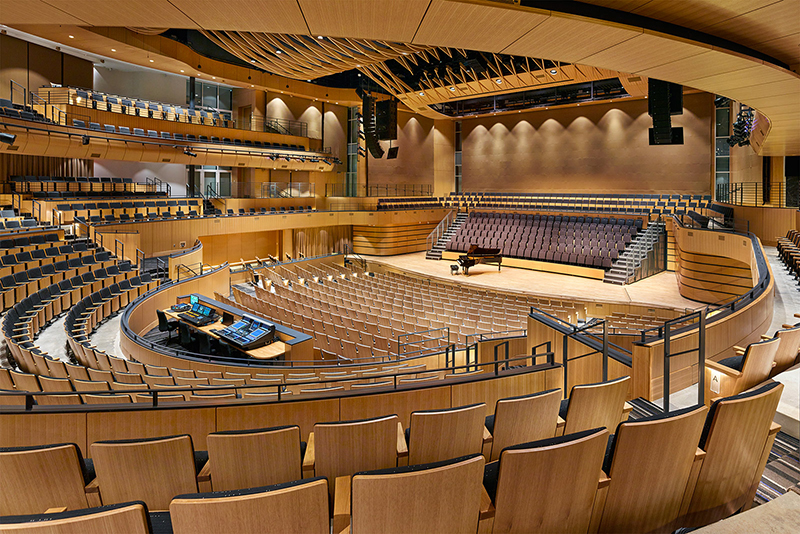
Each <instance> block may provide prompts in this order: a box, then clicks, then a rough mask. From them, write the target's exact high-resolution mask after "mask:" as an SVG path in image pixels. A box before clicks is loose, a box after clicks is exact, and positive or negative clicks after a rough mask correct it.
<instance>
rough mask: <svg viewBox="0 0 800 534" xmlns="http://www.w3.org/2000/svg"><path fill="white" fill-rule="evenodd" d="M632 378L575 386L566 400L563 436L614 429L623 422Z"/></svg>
mask: <svg viewBox="0 0 800 534" xmlns="http://www.w3.org/2000/svg"><path fill="white" fill-rule="evenodd" d="M630 380H631V378H630V377H629V376H625V377H622V378H618V379H616V380H609V381H608V382H601V383H598V384H587V385H583V386H575V387H573V388H572V392H571V393H570V396H569V409H568V411H567V416H566V418H565V419H566V420H567V424H566V425H565V427H564V434H574V433H575V432H581V431H582V430H589V429H592V428H600V427H605V428H608V429H613V428H616V427H617V425H618V424H619V423H620V421H621V420H622V411H623V409H624V407H625V398H626V397H627V395H628V387H629V386H630Z"/></svg>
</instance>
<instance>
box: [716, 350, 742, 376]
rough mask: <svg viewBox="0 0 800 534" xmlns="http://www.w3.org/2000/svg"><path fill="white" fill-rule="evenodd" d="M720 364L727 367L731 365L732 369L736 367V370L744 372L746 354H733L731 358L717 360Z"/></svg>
mask: <svg viewBox="0 0 800 534" xmlns="http://www.w3.org/2000/svg"><path fill="white" fill-rule="evenodd" d="M717 363H718V364H720V365H724V366H725V367H730V368H731V369H735V370H736V371H739V372H740V373H741V372H742V367H743V366H744V354H742V355H741V356H731V357H730V358H725V359H722V360H720V361H718V362H717Z"/></svg>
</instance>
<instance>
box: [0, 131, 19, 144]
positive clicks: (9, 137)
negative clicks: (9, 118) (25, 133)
mask: <svg viewBox="0 0 800 534" xmlns="http://www.w3.org/2000/svg"><path fill="white" fill-rule="evenodd" d="M16 140H17V136H16V135H14V134H7V133H0V143H5V144H7V145H13V144H14V141H16Z"/></svg>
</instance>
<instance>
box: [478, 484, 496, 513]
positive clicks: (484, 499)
mask: <svg viewBox="0 0 800 534" xmlns="http://www.w3.org/2000/svg"><path fill="white" fill-rule="evenodd" d="M494 513H495V508H494V505H493V504H492V499H491V497H489V492H487V491H486V488H485V487H484V486H483V484H481V511H480V516H479V520H481V521H482V520H484V519H489V518H490V517H494Z"/></svg>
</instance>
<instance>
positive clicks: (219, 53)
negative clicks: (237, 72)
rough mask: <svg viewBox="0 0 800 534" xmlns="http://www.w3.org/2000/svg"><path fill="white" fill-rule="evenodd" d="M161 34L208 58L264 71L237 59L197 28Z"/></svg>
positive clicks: (173, 30) (171, 30)
mask: <svg viewBox="0 0 800 534" xmlns="http://www.w3.org/2000/svg"><path fill="white" fill-rule="evenodd" d="M161 35H162V37H166V38H168V39H172V40H173V41H178V42H179V43H181V44H183V45H186V46H188V47H189V48H191V49H192V50H194V51H195V52H197V53H198V54H200V55H201V56H203V57H207V58H208V59H213V60H215V61H222V62H223V63H229V64H231V65H236V66H238V67H246V68H248V69H250V70H255V71H259V72H264V71H263V70H261V69H257V68H255V66H254V65H251V64H249V63H247V62H246V61H243V60H241V59H239V58H238V57H236V56H234V55H233V54H231V53H230V52H228V51H227V50H223V49H222V48H220V47H219V46H217V45H216V44H214V43H212V42H211V41H210V40H209V39H208V37H206V36H205V35H203V34H202V33H200V32H199V31H197V30H182V29H174V28H173V29H169V30H167V31H165V32H164V33H162V34H161Z"/></svg>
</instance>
